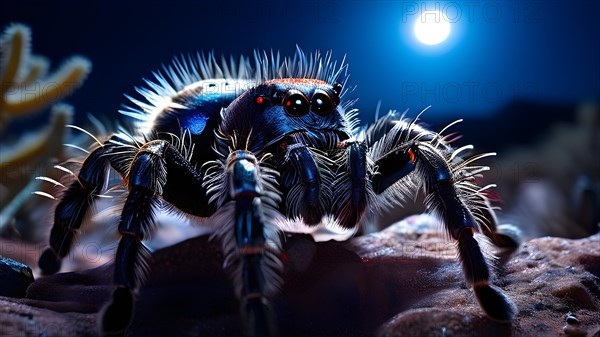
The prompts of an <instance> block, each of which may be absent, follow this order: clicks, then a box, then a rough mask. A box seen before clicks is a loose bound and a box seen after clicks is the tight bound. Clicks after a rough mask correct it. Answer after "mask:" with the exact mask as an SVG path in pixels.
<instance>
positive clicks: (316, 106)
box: [311, 89, 333, 116]
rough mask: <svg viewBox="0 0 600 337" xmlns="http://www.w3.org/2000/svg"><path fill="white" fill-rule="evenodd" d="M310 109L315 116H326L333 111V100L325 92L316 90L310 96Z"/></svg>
mask: <svg viewBox="0 0 600 337" xmlns="http://www.w3.org/2000/svg"><path fill="white" fill-rule="evenodd" d="M311 108H312V111H314V112H315V113H316V114H319V115H321V116H327V115H329V114H330V113H331V112H332V111H333V100H332V99H331V97H330V96H329V94H327V93H326V92H325V91H323V90H320V89H317V90H315V93H314V94H313V96H312V101H311Z"/></svg>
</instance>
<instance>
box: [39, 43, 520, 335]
mask: <svg viewBox="0 0 600 337" xmlns="http://www.w3.org/2000/svg"><path fill="white" fill-rule="evenodd" d="M254 56H255V57H254V59H255V64H254V65H252V64H251V62H250V60H249V59H248V58H244V57H242V58H241V59H240V61H239V63H237V64H236V62H234V61H230V62H226V61H225V60H222V61H221V62H219V61H217V60H216V59H215V57H214V55H213V54H209V55H208V56H202V55H198V56H197V57H192V56H189V57H187V59H186V58H184V57H182V58H180V59H176V60H175V61H174V64H173V65H171V66H169V67H163V69H164V72H165V74H160V73H156V74H155V76H156V80H157V82H152V81H146V82H147V84H148V85H149V87H150V88H149V89H137V91H138V92H139V93H140V94H141V95H143V96H144V97H145V99H146V100H147V102H142V101H139V100H136V99H134V98H130V99H131V100H132V101H133V102H134V103H135V104H136V105H137V107H129V108H126V109H125V110H123V111H121V112H122V113H123V114H125V115H128V116H130V117H133V118H135V119H137V120H138V121H137V123H136V124H135V126H136V130H135V131H134V132H125V131H120V132H118V133H115V134H114V135H112V136H111V137H110V138H109V139H108V140H106V141H105V142H104V143H101V144H99V146H97V147H96V148H95V149H94V150H93V151H92V152H91V153H90V154H89V155H88V156H87V158H85V160H84V161H83V164H82V166H81V169H80V171H79V173H78V175H77V179H76V180H74V181H73V182H72V183H71V184H70V185H69V186H68V187H67V188H66V190H65V191H64V194H63V195H62V197H61V198H60V202H59V203H58V205H57V207H56V209H55V215H54V225H53V227H52V231H51V234H50V247H49V248H47V249H46V250H45V251H44V253H43V254H42V256H41V257H40V260H39V266H40V268H41V270H42V271H43V273H45V274H52V273H56V272H57V271H58V270H59V269H60V266H61V263H60V261H61V259H62V258H64V257H65V256H66V255H67V254H68V253H69V250H70V248H71V246H72V242H73V239H74V236H75V234H76V232H77V230H78V228H79V227H80V225H81V223H82V221H83V219H84V215H85V213H86V211H87V210H88V207H89V206H90V205H91V204H93V202H94V201H95V200H96V199H97V197H98V194H99V193H100V191H101V190H102V187H103V186H104V184H105V182H106V181H107V169H108V168H112V169H113V170H114V171H116V172H117V173H118V174H119V175H120V176H121V177H122V182H121V184H122V185H125V186H126V187H127V189H128V192H127V195H126V199H125V202H124V205H123V208H122V212H121V214H120V220H119V224H118V230H119V233H120V234H121V238H120V241H119V245H118V248H117V251H116V256H115V269H114V270H115V271H114V290H113V293H112V297H111V300H110V302H109V303H108V304H107V305H106V307H105V309H104V310H103V311H102V314H101V315H102V316H101V326H102V329H103V331H104V332H105V333H107V332H114V331H122V330H124V329H126V328H127V326H128V324H129V322H130V320H131V318H132V312H133V304H134V301H135V299H134V295H133V293H134V291H135V290H136V289H137V288H138V287H140V285H141V282H142V279H143V274H144V271H143V270H144V268H143V266H144V260H145V259H146V258H147V255H148V250H147V248H145V246H144V244H143V242H142V241H143V240H144V239H145V238H147V237H148V235H149V234H150V232H152V230H153V224H154V219H155V212H157V211H164V210H167V211H173V212H178V213H181V214H183V215H186V216H189V217H192V218H193V219H205V220H206V218H208V221H198V222H200V224H201V225H207V224H208V225H210V226H212V229H213V230H214V233H215V234H214V235H215V236H216V237H217V238H218V239H219V240H220V241H221V242H222V248H223V253H224V255H225V257H226V259H225V262H224V268H226V270H227V271H228V273H229V275H230V276H231V279H232V282H233V284H234V287H235V289H236V292H237V295H238V298H239V301H240V308H241V309H240V310H241V315H242V319H243V322H244V332H245V334H247V335H249V336H271V335H275V334H277V329H276V327H275V324H273V320H274V318H273V317H271V314H269V312H270V311H269V299H270V298H272V297H273V296H274V294H275V293H276V292H277V290H278V288H279V287H280V286H281V277H280V272H281V270H282V268H283V265H282V262H281V261H280V259H279V255H280V250H281V239H282V235H281V233H282V232H284V231H285V229H286V228H290V226H292V225H293V226H295V227H298V226H299V225H300V226H305V227H307V228H308V227H314V226H324V227H327V226H338V227H339V226H341V227H343V228H347V229H355V228H357V226H358V225H359V223H360V222H361V219H363V217H364V216H365V215H368V214H372V213H377V212H379V211H381V210H382V209H385V208H389V207H398V206H400V205H401V204H402V203H403V201H404V200H405V199H406V197H407V196H410V195H413V194H414V193H415V192H418V191H424V193H426V198H425V204H426V207H427V209H428V211H429V212H431V213H433V214H435V215H437V216H439V218H440V219H441V220H443V223H444V224H445V227H446V230H447V232H448V234H449V235H450V236H451V237H452V238H453V239H454V240H455V241H456V246H457V248H458V255H459V257H460V261H461V263H462V267H463V271H464V274H465V279H466V282H467V284H468V285H469V286H470V287H472V288H473V291H474V293H475V295H476V297H477V299H478V301H479V303H480V305H481V307H482V308H483V310H484V311H485V313H486V314H487V315H488V316H490V317H491V318H494V319H497V320H511V319H512V318H514V315H515V310H516V309H515V307H514V305H513V304H512V303H511V301H510V300H509V299H508V297H506V296H505V295H504V294H503V293H502V291H501V290H500V289H499V288H497V287H495V286H492V285H491V284H490V281H489V278H490V271H489V267H488V262H486V257H485V256H484V254H483V253H482V251H481V249H480V247H479V244H478V241H477V240H475V237H474V234H475V233H476V232H478V231H482V232H483V233H484V234H485V235H486V236H487V237H489V238H490V239H491V241H493V242H495V243H501V241H502V240H501V239H499V238H500V236H499V235H497V231H496V229H497V226H496V220H495V215H494V211H493V210H492V208H491V207H490V203H489V201H488V199H487V198H486V196H485V193H484V192H483V191H484V190H485V189H486V188H481V187H479V186H477V185H476V183H475V181H474V177H475V176H476V175H478V174H480V173H481V172H482V171H485V170H486V169H487V167H485V166H481V165H474V164H473V163H474V162H475V161H477V160H478V159H480V158H482V157H484V156H486V155H487V154H480V155H474V156H466V155H465V153H466V150H470V147H462V148H459V149H454V148H452V147H451V146H450V145H449V144H448V143H449V142H448V141H447V139H446V138H445V137H444V136H442V132H443V131H444V130H442V131H441V132H440V133H436V132H433V131H430V130H427V129H425V128H424V127H422V126H420V125H419V124H418V123H417V119H418V117H417V118H416V119H414V120H409V119H407V118H404V116H403V115H402V116H398V115H397V114H396V113H394V112H391V113H389V114H387V115H385V116H383V117H381V118H379V119H378V120H377V121H376V122H375V123H374V124H373V125H371V126H369V127H358V119H357V117H356V114H357V111H356V110H355V109H350V106H351V104H352V100H348V99H344V97H345V95H346V94H347V92H348V89H347V85H346V79H347V78H348V76H347V66H346V64H345V63H344V61H342V62H340V63H337V62H334V61H333V60H332V58H331V53H327V54H326V55H321V54H320V53H318V52H317V53H314V54H312V55H309V56H307V55H305V54H304V53H303V52H302V51H300V50H298V51H297V52H296V54H295V56H294V57H293V58H283V59H281V58H280V57H279V55H278V54H274V53H271V54H270V55H269V54H267V53H255V55H254ZM293 226H292V227H293Z"/></svg>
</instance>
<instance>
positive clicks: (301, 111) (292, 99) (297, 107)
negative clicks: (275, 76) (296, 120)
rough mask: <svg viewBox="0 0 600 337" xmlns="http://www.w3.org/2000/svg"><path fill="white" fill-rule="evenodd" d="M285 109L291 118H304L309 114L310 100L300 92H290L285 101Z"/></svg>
mask: <svg viewBox="0 0 600 337" xmlns="http://www.w3.org/2000/svg"><path fill="white" fill-rule="evenodd" d="M283 108H284V109H285V112H286V113H287V114H288V115H290V116H304V115H306V114H307V113H308V110H309V109H310V105H309V103H308V98H306V95H304V94H303V93H302V92H300V91H298V90H293V89H292V90H290V91H288V93H287V94H286V95H285V98H284V99H283Z"/></svg>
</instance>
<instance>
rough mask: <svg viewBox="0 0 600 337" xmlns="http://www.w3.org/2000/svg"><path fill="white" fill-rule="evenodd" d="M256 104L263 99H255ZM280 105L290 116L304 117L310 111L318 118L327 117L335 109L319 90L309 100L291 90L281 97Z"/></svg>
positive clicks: (297, 91) (329, 98)
mask: <svg viewBox="0 0 600 337" xmlns="http://www.w3.org/2000/svg"><path fill="white" fill-rule="evenodd" d="M256 102H257V103H259V104H262V103H263V102H264V97H262V96H259V97H257V98H256ZM281 105H283V108H284V110H285V112H286V113H287V114H288V115H290V116H304V115H306V114H307V113H308V112H309V111H310V110H312V111H313V112H314V113H316V114H318V115H320V116H327V115H329V114H330V113H331V112H332V111H333V110H334V108H335V104H334V103H333V99H332V98H331V96H329V94H328V93H327V92H325V91H324V90H321V89H317V90H315V92H314V93H313V95H312V97H311V98H310V99H309V98H308V97H307V96H306V95H305V94H304V93H303V92H302V91H300V90H296V89H291V90H289V91H288V92H287V93H286V94H285V96H284V97H283V100H282V104H281Z"/></svg>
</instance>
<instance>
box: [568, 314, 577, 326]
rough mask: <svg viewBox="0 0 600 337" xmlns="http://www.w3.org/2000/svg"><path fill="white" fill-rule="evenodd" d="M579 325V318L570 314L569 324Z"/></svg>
mask: <svg viewBox="0 0 600 337" xmlns="http://www.w3.org/2000/svg"><path fill="white" fill-rule="evenodd" d="M577 323H579V320H578V319H577V317H575V316H574V315H571V314H568V315H567V324H577Z"/></svg>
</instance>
